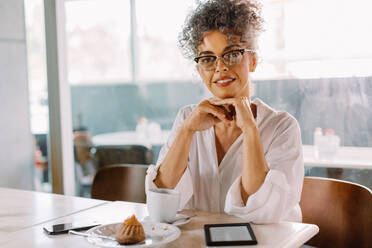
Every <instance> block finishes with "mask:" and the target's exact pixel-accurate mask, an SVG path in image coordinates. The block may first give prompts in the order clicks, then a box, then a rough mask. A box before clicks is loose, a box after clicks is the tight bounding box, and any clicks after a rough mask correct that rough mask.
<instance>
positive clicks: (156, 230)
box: [86, 221, 181, 248]
mask: <svg viewBox="0 0 372 248" xmlns="http://www.w3.org/2000/svg"><path fill="white" fill-rule="evenodd" d="M141 224H142V226H143V229H144V230H145V234H146V240H145V241H144V242H141V243H138V244H133V245H120V244H119V243H118V242H117V241H113V240H109V239H102V238H99V237H92V236H94V235H102V236H111V237H115V234H116V231H117V230H118V229H119V227H120V225H121V223H112V224H106V225H101V226H97V227H93V228H91V229H89V230H88V231H87V234H90V235H92V236H91V237H87V238H86V240H87V241H88V242H89V243H91V244H93V245H97V246H99V247H136V248H138V247H154V246H159V245H164V244H167V243H169V242H172V241H173V240H176V239H177V238H178V237H179V236H180V234H181V231H180V229H178V227H176V226H172V225H170V224H166V223H159V222H150V221H146V222H141Z"/></svg>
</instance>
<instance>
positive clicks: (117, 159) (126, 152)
mask: <svg viewBox="0 0 372 248" xmlns="http://www.w3.org/2000/svg"><path fill="white" fill-rule="evenodd" d="M91 152H92V154H93V156H94V158H95V160H96V163H97V165H98V168H99V169H100V168H103V167H105V166H107V165H114V164H152V163H153V159H154V153H153V151H152V150H151V149H150V148H147V147H146V146H141V145H115V146H96V147H94V148H93V149H92V150H91Z"/></svg>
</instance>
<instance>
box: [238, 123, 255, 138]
mask: <svg viewBox="0 0 372 248" xmlns="http://www.w3.org/2000/svg"><path fill="white" fill-rule="evenodd" d="M240 129H241V130H242V133H243V134H244V135H248V136H252V135H256V134H257V133H259V131H258V128H257V126H256V124H251V125H250V124H245V125H243V126H242V127H241V128H240Z"/></svg>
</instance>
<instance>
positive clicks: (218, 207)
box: [146, 98, 304, 223]
mask: <svg viewBox="0 0 372 248" xmlns="http://www.w3.org/2000/svg"><path fill="white" fill-rule="evenodd" d="M253 103H254V104H256V105H257V118H256V124H257V127H258V129H259V132H260V135H261V141H262V145H263V149H264V153H265V158H266V161H267V164H268V166H269V168H270V170H269V172H268V174H267V175H266V178H265V181H264V183H263V184H262V185H261V187H260V188H259V189H258V191H257V192H255V193H254V194H252V195H250V196H249V198H248V200H247V202H246V203H244V202H243V200H242V198H241V191H240V190H241V189H240V181H241V170H242V168H241V166H242V147H243V135H242V134H241V135H240V136H239V137H238V138H237V139H236V140H235V142H234V143H233V144H232V145H231V147H230V148H229V150H228V151H227V152H226V154H225V156H224V157H223V159H222V161H221V163H220V165H218V160H217V152H216V145H215V134H214V128H213V127H211V128H209V129H207V130H204V131H199V132H196V133H195V134H194V136H193V138H192V142H191V147H190V153H189V158H188V163H187V168H186V170H185V172H184V174H183V175H182V177H181V179H180V181H179V182H178V184H177V186H176V187H175V189H176V190H178V191H179V192H180V193H181V203H180V209H197V210H204V211H210V212H222V211H223V210H224V211H225V212H226V213H228V214H234V215H236V216H239V217H241V218H244V219H246V220H247V221H249V222H253V223H273V222H278V221H297V222H301V221H302V215H301V209H300V206H299V204H298V203H299V201H300V196H301V191H302V183H303V177H304V166H303V157H302V144H301V133H300V129H299V125H298V123H297V121H296V119H295V118H294V117H292V116H291V115H290V114H288V113H287V112H282V111H275V110H274V109H272V108H270V107H269V106H268V105H266V104H265V103H263V102H262V101H261V100H260V99H258V98H256V99H254V100H253ZM196 106H197V105H189V106H186V107H183V108H182V109H181V110H180V111H179V113H178V115H177V117H176V120H175V122H174V124H173V128H172V132H171V134H170V137H169V139H168V141H167V143H166V144H165V145H164V146H163V147H162V149H161V151H160V154H159V158H158V161H157V165H150V167H149V169H148V170H147V176H146V190H148V189H152V188H156V185H155V184H154V182H153V181H154V180H155V178H156V175H157V171H158V168H159V166H160V164H161V163H162V162H163V160H164V158H165V156H166V155H167V153H168V151H169V149H170V147H171V145H172V143H173V141H174V139H175V137H176V135H177V129H178V128H179V127H180V125H181V124H182V122H183V121H184V120H185V118H186V117H187V116H188V115H189V114H190V113H191V112H192V110H193V109H194V108H195V107H196Z"/></svg>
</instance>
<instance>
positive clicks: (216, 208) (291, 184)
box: [146, 0, 303, 223]
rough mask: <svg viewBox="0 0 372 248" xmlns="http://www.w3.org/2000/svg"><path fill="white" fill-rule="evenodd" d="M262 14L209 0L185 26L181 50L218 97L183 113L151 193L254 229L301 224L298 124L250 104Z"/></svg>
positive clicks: (155, 169) (152, 178) (152, 173)
mask: <svg viewBox="0 0 372 248" xmlns="http://www.w3.org/2000/svg"><path fill="white" fill-rule="evenodd" d="M259 10H260V9H259V7H258V6H257V5H256V4H255V3H254V2H248V1H243V0H235V1H231V0H210V1H206V2H205V1H204V2H202V3H200V4H199V6H198V7H197V8H196V9H195V10H194V11H193V12H192V13H191V15H190V16H189V18H188V19H187V20H186V24H185V26H184V29H183V32H182V33H181V35H180V45H181V48H183V50H184V52H185V53H186V55H187V56H188V57H194V60H195V62H196V68H197V71H198V73H199V75H200V77H201V78H202V80H203V82H204V84H205V85H206V87H207V88H208V89H209V91H210V92H211V93H212V94H213V96H214V97H212V98H211V99H208V100H205V101H202V102H201V103H200V104H198V105H190V106H186V107H184V108H182V109H181V110H180V112H179V113H178V115H177V117H176V120H175V122H174V125H173V129H172V133H171V135H170V138H169V140H168V142H167V143H166V144H165V145H164V147H163V148H162V150H161V151H160V154H159V159H158V162H157V165H156V166H155V165H151V166H150V168H149V169H148V172H147V178H146V184H147V185H146V187H147V189H149V188H150V189H151V188H157V187H158V188H175V189H176V190H178V191H180V192H181V206H180V208H181V209H183V208H191V209H198V210H205V211H212V212H222V211H225V212H226V213H229V214H234V215H237V216H239V217H242V218H245V219H246V220H247V221H252V222H255V223H272V222H278V221H282V220H286V221H301V209H300V207H299V204H298V203H299V200H300V195H301V190H302V181H303V159H302V146H301V136H300V130H299V126H298V123H297V121H296V120H295V119H294V118H293V117H292V116H291V115H289V114H288V113H286V112H278V111H275V110H274V109H272V108H270V107H269V106H267V105H266V104H265V103H263V102H262V101H261V100H259V99H257V98H256V99H255V100H254V101H252V102H251V100H250V87H249V86H250V83H251V82H250V81H251V78H250V77H251V73H252V72H254V70H255V69H256V66H257V54H256V40H257V36H258V35H259V33H260V31H261V29H262V19H261V17H260V15H259Z"/></svg>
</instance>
